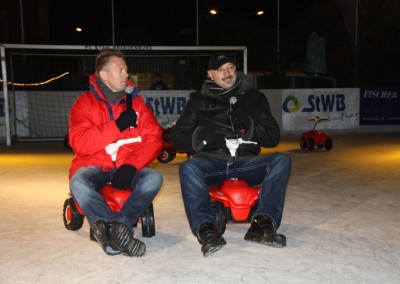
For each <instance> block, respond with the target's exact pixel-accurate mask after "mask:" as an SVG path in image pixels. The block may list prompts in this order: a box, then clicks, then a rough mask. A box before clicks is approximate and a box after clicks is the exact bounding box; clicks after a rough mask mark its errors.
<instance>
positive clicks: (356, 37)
mask: <svg viewBox="0 0 400 284" xmlns="http://www.w3.org/2000/svg"><path fill="white" fill-rule="evenodd" d="M354 32H355V35H354V71H355V72H354V79H355V83H356V87H357V86H358V0H357V1H356V24H355V31H354Z"/></svg>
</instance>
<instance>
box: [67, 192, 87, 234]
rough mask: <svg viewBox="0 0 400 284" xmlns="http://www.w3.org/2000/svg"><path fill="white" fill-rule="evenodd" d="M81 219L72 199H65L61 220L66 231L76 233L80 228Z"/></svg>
mask: <svg viewBox="0 0 400 284" xmlns="http://www.w3.org/2000/svg"><path fill="white" fill-rule="evenodd" d="M83 218H84V216H82V215H81V214H79V212H78V209H76V206H75V202H74V200H73V199H72V197H70V198H67V199H66V200H65V202H64V209H63V219H64V226H65V228H67V229H68V230H71V231H77V230H79V229H80V228H82V225H83Z"/></svg>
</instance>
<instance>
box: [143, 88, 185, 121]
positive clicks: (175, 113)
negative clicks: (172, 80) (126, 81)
mask: <svg viewBox="0 0 400 284" xmlns="http://www.w3.org/2000/svg"><path fill="white" fill-rule="evenodd" d="M189 93H190V91H187V90H186V91H176V90H174V91H172V90H171V91H141V92H140V95H141V96H142V97H143V99H144V101H145V102H146V104H147V105H148V106H149V107H151V108H152V110H153V113H154V115H155V116H156V117H157V120H158V123H159V124H160V125H161V126H162V127H163V128H168V127H171V126H172V124H173V123H174V122H175V121H176V120H177V119H178V117H179V115H180V114H181V113H182V111H183V108H184V107H185V105H186V102H187V100H188V99H189Z"/></svg>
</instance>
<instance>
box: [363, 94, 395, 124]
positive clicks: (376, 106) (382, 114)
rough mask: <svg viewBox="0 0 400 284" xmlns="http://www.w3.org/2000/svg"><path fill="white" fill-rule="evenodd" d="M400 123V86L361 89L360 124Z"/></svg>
mask: <svg viewBox="0 0 400 284" xmlns="http://www.w3.org/2000/svg"><path fill="white" fill-rule="evenodd" d="M393 124H400V88H387V87H363V88H361V89H360V125H393Z"/></svg>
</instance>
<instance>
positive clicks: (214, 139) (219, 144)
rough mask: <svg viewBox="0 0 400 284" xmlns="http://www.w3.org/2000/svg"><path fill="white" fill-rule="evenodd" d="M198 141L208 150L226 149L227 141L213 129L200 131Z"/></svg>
mask: <svg viewBox="0 0 400 284" xmlns="http://www.w3.org/2000/svg"><path fill="white" fill-rule="evenodd" d="M198 139H199V140H200V141H202V143H203V144H204V145H205V146H204V148H206V149H223V148H225V144H226V143H225V139H224V137H223V136H221V134H218V133H215V132H214V131H212V130H211V129H208V128H203V129H201V130H200V131H199V134H198ZM204 141H205V143H204Z"/></svg>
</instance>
